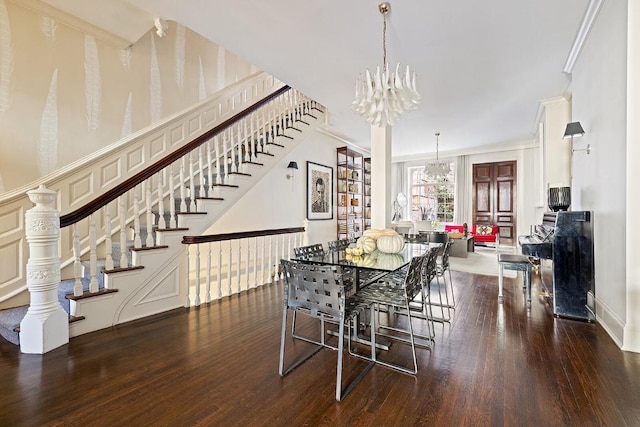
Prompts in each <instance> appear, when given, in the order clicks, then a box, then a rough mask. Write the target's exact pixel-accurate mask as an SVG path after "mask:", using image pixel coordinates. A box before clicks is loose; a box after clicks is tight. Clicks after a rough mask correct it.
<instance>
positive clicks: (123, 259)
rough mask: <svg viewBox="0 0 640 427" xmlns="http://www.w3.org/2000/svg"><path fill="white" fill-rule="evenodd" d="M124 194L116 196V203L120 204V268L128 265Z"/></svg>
mask: <svg viewBox="0 0 640 427" xmlns="http://www.w3.org/2000/svg"><path fill="white" fill-rule="evenodd" d="M125 197H127V195H126V194H123V195H122V196H120V197H118V205H119V206H120V268H127V267H128V266H129V259H128V258H127V223H126V221H127V208H126V205H125Z"/></svg>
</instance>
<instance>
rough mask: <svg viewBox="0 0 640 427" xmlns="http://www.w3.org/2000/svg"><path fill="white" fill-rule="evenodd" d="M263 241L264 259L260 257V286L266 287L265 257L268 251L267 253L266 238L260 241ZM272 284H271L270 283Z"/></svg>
mask: <svg viewBox="0 0 640 427" xmlns="http://www.w3.org/2000/svg"><path fill="white" fill-rule="evenodd" d="M260 240H261V241H262V245H261V246H262V257H260V285H264V284H265V280H264V266H265V264H266V263H267V258H266V257H265V255H266V251H265V242H266V240H267V238H266V237H262V239H260ZM269 283H270V282H269Z"/></svg>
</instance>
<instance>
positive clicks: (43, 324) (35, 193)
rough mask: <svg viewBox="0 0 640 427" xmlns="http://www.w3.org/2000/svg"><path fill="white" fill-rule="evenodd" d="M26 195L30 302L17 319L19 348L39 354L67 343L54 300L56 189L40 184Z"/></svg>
mask: <svg viewBox="0 0 640 427" xmlns="http://www.w3.org/2000/svg"><path fill="white" fill-rule="evenodd" d="M27 195H28V196H29V199H31V201H32V202H33V203H35V207H33V208H31V209H29V210H28V211H27V212H26V214H25V229H26V238H27V242H28V244H29V261H28V262H27V288H28V289H29V294H30V297H31V303H30V305H29V310H28V311H27V314H26V316H25V317H24V319H22V322H20V350H21V351H22V352H23V353H33V354H43V353H46V352H48V351H50V350H53V349H54V348H57V347H60V346H61V345H64V344H67V343H68V342H69V316H68V315H67V312H66V311H64V309H63V308H62V306H61V305H60V302H59V301H58V285H59V284H60V258H59V255H58V241H59V240H60V212H58V211H57V210H56V209H55V208H54V207H53V204H54V202H55V200H56V192H55V191H51V190H47V189H46V188H45V187H44V185H41V186H40V187H38V189H36V190H31V191H27Z"/></svg>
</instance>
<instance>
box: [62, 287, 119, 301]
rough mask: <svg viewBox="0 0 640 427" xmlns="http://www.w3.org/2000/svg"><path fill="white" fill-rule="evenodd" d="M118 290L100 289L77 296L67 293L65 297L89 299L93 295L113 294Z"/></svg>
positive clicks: (72, 299) (74, 299)
mask: <svg viewBox="0 0 640 427" xmlns="http://www.w3.org/2000/svg"><path fill="white" fill-rule="evenodd" d="M114 292H118V290H117V289H100V290H99V291H98V292H88V291H86V292H83V293H82V295H78V296H75V295H73V294H68V295H65V298H66V299H68V300H71V301H79V300H81V299H87V298H91V297H97V296H100V295H106V294H112V293H114Z"/></svg>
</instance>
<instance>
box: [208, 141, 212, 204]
mask: <svg viewBox="0 0 640 427" xmlns="http://www.w3.org/2000/svg"><path fill="white" fill-rule="evenodd" d="M212 170H213V160H212V158H211V140H208V141H207V179H208V181H209V185H208V187H207V188H208V190H209V191H207V195H208V196H209V197H213V173H212Z"/></svg>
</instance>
